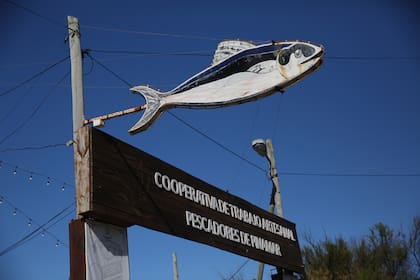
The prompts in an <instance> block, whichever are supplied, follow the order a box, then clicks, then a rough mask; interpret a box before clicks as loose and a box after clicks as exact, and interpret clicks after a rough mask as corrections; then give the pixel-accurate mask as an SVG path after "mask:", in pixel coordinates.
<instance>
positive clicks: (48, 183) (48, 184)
mask: <svg viewBox="0 0 420 280" xmlns="http://www.w3.org/2000/svg"><path fill="white" fill-rule="evenodd" d="M46 185H47V187H49V186H50V185H51V178H50V177H48V179H47V183H46Z"/></svg>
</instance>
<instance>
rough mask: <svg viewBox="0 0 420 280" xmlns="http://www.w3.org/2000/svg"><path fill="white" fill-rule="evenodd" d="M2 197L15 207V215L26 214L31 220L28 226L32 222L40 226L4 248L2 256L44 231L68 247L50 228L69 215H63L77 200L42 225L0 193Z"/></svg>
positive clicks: (3, 201)
mask: <svg viewBox="0 0 420 280" xmlns="http://www.w3.org/2000/svg"><path fill="white" fill-rule="evenodd" d="M0 199H1V203H6V204H8V205H9V206H10V207H12V209H14V212H13V214H14V215H15V214H16V213H17V212H19V213H21V214H23V215H24V216H25V218H27V219H28V221H29V222H28V226H30V225H32V223H35V224H37V225H38V227H37V228H36V229H35V230H33V231H32V232H30V233H29V234H27V235H25V236H24V237H22V238H21V239H19V240H17V241H16V242H14V243H13V244H11V245H9V246H7V247H6V248H5V249H3V250H2V251H1V252H0V256H3V255H5V254H7V253H9V252H11V251H13V250H15V249H17V248H18V247H20V246H22V245H23V244H25V243H27V242H29V241H30V240H32V239H33V238H34V237H36V236H37V235H38V234H39V233H42V234H45V233H47V234H49V235H50V236H51V237H52V238H54V239H55V240H56V241H57V244H63V245H65V246H66V247H68V245H67V244H66V243H65V242H62V241H60V239H59V238H58V237H57V236H56V235H55V234H53V233H52V232H50V231H49V229H50V228H51V227H52V226H54V225H55V224H57V223H58V222H60V221H62V220H63V219H64V218H66V217H67V216H68V215H69V213H67V214H66V215H63V214H64V213H65V212H66V211H68V210H69V209H71V208H72V207H74V205H75V204H76V203H75V202H72V203H71V204H69V205H68V206H66V207H65V208H64V209H62V210H60V211H59V212H58V213H56V214H55V215H54V216H52V217H51V218H50V219H49V220H48V221H46V222H45V223H43V224H42V225H40V224H39V223H37V222H36V221H35V220H34V219H32V218H31V217H29V215H27V214H26V213H25V212H24V211H23V210H21V209H19V208H17V207H16V206H15V205H14V204H13V203H12V202H10V201H9V200H7V199H6V198H5V197H4V196H2V195H0ZM71 212H73V211H71ZM60 216H61V217H60ZM57 244H56V245H57Z"/></svg>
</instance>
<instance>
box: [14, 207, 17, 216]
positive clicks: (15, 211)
mask: <svg viewBox="0 0 420 280" xmlns="http://www.w3.org/2000/svg"><path fill="white" fill-rule="evenodd" d="M16 215H17V209H16V208H15V209H14V210H13V216H16Z"/></svg>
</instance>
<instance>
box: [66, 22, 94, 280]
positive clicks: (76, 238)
mask: <svg viewBox="0 0 420 280" xmlns="http://www.w3.org/2000/svg"><path fill="white" fill-rule="evenodd" d="M67 21H68V29H69V45H70V59H71V88H72V106H73V141H74V143H73V147H74V163H75V181H76V200H77V203H76V204H77V206H76V212H77V214H79V213H80V206H79V205H80V202H79V197H80V185H81V184H80V182H81V180H82V178H83V177H84V176H83V175H84V174H81V172H83V170H82V169H81V168H80V163H78V162H80V158H81V157H80V154H81V153H80V152H79V151H85V150H86V149H85V146H86V144H87V146H89V144H88V142H86V141H81V140H80V138H81V137H80V136H78V132H79V130H81V128H82V127H83V121H84V105H83V76H82V73H83V71H82V51H81V49H80V30H79V20H78V19H77V18H75V17H72V16H68V17H67ZM78 138H79V139H78ZM83 154H86V153H83ZM79 218H81V217H80V216H79ZM84 223H85V222H84V220H82V219H79V220H76V221H72V222H71V223H70V225H69V241H70V280H85V279H86V256H85V245H86V243H85V229H84Z"/></svg>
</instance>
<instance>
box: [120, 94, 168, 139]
mask: <svg viewBox="0 0 420 280" xmlns="http://www.w3.org/2000/svg"><path fill="white" fill-rule="evenodd" d="M130 90H131V91H132V92H134V93H140V94H141V95H143V97H144V99H146V110H145V111H144V113H143V115H142V116H141V118H140V120H139V121H138V122H137V123H136V124H135V125H134V126H133V127H132V128H130V130H129V131H128V132H129V133H130V134H136V133H138V132H141V131H144V130H146V129H147V128H149V126H151V125H152V123H153V122H154V121H155V120H156V119H157V118H158V117H159V116H160V114H161V110H160V109H161V92H159V91H157V90H155V89H153V88H150V87H148V86H136V87H133V88H131V89H130Z"/></svg>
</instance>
